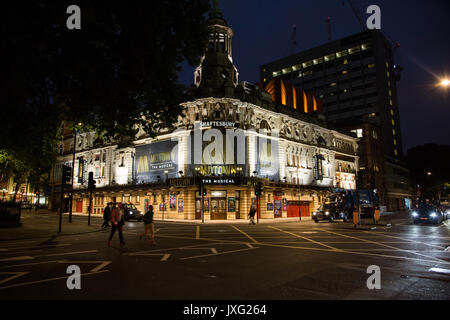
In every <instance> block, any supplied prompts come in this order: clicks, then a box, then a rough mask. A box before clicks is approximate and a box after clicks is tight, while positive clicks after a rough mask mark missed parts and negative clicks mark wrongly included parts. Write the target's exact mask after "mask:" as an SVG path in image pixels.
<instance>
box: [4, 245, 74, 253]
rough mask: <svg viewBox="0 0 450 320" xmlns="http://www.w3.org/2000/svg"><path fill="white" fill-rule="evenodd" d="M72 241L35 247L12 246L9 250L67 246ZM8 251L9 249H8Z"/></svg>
mask: <svg viewBox="0 0 450 320" xmlns="http://www.w3.org/2000/svg"><path fill="white" fill-rule="evenodd" d="M71 245H72V244H71V243H59V244H44V245H37V246H34V247H29V246H27V247H14V248H10V249H9V251H10V252H11V250H17V249H35V248H36V249H39V250H41V249H43V248H50V247H66V246H71ZM6 250H7V251H8V249H6ZM0 251H3V249H0Z"/></svg>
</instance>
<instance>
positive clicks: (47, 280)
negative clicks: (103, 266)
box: [0, 270, 109, 290]
mask: <svg viewBox="0 0 450 320" xmlns="http://www.w3.org/2000/svg"><path fill="white" fill-rule="evenodd" d="M108 271H109V270H102V271H98V272H91V273H83V274H80V277H84V276H90V275H94V274H100V273H104V272H108ZM68 277H70V275H69V276H65V277H59V278H51V279H44V280H38V281H31V282H25V283H19V284H13V285H10V286H6V287H0V290H1V289H9V288H14V287H21V286H28V285H32V284H36V283H43V282H49V281H55V280H62V279H67V278H68Z"/></svg>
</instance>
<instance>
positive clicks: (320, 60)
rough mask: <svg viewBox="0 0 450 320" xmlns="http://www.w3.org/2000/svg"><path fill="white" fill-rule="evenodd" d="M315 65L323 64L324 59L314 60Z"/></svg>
mask: <svg viewBox="0 0 450 320" xmlns="http://www.w3.org/2000/svg"><path fill="white" fill-rule="evenodd" d="M313 63H314V65H316V64H319V63H323V58H318V59H314V60H313Z"/></svg>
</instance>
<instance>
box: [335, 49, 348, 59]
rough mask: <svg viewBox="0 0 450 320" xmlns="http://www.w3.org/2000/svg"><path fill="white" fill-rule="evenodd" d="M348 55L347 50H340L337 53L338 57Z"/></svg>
mask: <svg viewBox="0 0 450 320" xmlns="http://www.w3.org/2000/svg"><path fill="white" fill-rule="evenodd" d="M346 55H347V50H343V51H339V52H338V53H336V57H338V58H340V57H345V56H346Z"/></svg>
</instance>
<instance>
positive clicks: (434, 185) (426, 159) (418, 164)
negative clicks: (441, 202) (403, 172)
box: [406, 144, 450, 198]
mask: <svg viewBox="0 0 450 320" xmlns="http://www.w3.org/2000/svg"><path fill="white" fill-rule="evenodd" d="M406 159H407V162H408V166H409V168H410V169H411V171H412V172H413V174H414V175H415V178H416V181H417V184H419V186H420V187H421V189H422V193H423V194H424V196H426V197H434V198H437V194H438V193H439V192H440V191H441V190H442V188H443V187H446V186H447V188H448V185H449V183H450V167H449V165H448V159H450V146H448V145H436V144H425V145H421V146H417V147H414V148H411V149H409V150H408V154H407V157H406Z"/></svg>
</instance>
